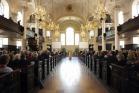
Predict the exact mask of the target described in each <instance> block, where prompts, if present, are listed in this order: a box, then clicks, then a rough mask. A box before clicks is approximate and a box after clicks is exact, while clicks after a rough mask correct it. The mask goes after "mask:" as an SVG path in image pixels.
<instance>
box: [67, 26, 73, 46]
mask: <svg viewBox="0 0 139 93" xmlns="http://www.w3.org/2000/svg"><path fill="white" fill-rule="evenodd" d="M66 45H74V29H73V28H72V27H68V28H67V29H66Z"/></svg>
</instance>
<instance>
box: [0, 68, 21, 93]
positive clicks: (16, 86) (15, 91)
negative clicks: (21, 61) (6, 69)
mask: <svg viewBox="0 0 139 93" xmlns="http://www.w3.org/2000/svg"><path fill="white" fill-rule="evenodd" d="M0 93H20V70H14V71H13V72H11V73H6V74H0Z"/></svg>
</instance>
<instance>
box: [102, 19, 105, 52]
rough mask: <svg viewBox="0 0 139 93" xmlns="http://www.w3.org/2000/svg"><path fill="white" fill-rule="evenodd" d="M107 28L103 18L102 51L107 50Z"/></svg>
mask: <svg viewBox="0 0 139 93" xmlns="http://www.w3.org/2000/svg"><path fill="white" fill-rule="evenodd" d="M105 28H106V27H105V20H104V19H102V51H106V37H105V36H104V34H105V33H106V30H105Z"/></svg>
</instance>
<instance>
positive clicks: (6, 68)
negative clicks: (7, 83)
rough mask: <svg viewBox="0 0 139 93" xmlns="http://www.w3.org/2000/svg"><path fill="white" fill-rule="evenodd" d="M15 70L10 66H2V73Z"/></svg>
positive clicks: (0, 70) (0, 69)
mask: <svg viewBox="0 0 139 93" xmlns="http://www.w3.org/2000/svg"><path fill="white" fill-rule="evenodd" d="M12 71H13V69H12V68H10V67H7V66H6V67H1V68H0V73H10V72H12Z"/></svg>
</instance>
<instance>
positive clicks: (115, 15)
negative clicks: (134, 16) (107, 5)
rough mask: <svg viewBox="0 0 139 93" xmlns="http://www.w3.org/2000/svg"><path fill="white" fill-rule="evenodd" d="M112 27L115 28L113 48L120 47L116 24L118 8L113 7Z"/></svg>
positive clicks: (117, 48)
mask: <svg viewBox="0 0 139 93" xmlns="http://www.w3.org/2000/svg"><path fill="white" fill-rule="evenodd" d="M114 13H115V14H114V28H115V31H114V32H115V50H119V49H120V41H119V35H118V31H117V26H118V10H117V9H116V8H115V12H114Z"/></svg>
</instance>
